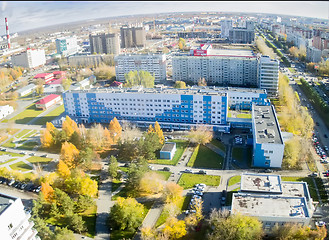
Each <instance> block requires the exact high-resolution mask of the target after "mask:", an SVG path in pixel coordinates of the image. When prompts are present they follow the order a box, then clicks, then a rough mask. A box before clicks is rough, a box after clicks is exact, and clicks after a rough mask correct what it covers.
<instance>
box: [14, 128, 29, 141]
mask: <svg viewBox="0 0 329 240" xmlns="http://www.w3.org/2000/svg"><path fill="white" fill-rule="evenodd" d="M30 131H32V130H31V129H23V130H22V131H21V132H19V133H17V135H16V136H15V138H17V139H18V138H21V137H23V136H24V135H26V134H27V133H29V132H30Z"/></svg>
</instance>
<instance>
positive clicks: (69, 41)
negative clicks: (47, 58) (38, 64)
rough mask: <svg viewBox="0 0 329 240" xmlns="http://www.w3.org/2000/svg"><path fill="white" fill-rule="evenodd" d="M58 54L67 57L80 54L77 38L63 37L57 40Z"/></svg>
mask: <svg viewBox="0 0 329 240" xmlns="http://www.w3.org/2000/svg"><path fill="white" fill-rule="evenodd" d="M56 49H57V53H58V54H61V55H64V56H65V57H67V56H69V55H72V54H75V53H77V52H78V44H77V38H76V36H72V37H62V38H57V39H56Z"/></svg>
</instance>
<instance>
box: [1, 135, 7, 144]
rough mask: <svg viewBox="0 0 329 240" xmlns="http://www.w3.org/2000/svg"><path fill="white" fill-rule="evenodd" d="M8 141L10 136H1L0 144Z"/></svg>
mask: <svg viewBox="0 0 329 240" xmlns="http://www.w3.org/2000/svg"><path fill="white" fill-rule="evenodd" d="M7 139H8V136H7V135H4V136H1V137H0V143H2V142H3V141H5V140H7Z"/></svg>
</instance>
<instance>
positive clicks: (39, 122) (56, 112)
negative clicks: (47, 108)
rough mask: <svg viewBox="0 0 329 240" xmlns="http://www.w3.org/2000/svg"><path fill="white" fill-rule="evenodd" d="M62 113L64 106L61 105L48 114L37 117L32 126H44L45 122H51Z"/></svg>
mask: <svg viewBox="0 0 329 240" xmlns="http://www.w3.org/2000/svg"><path fill="white" fill-rule="evenodd" d="M63 112H64V105H61V106H59V107H57V108H56V109H54V110H53V111H51V112H50V113H48V114H46V115H44V116H42V117H39V118H38V119H37V120H36V121H35V122H34V123H33V124H34V125H45V124H46V123H47V122H51V121H52V120H53V119H55V118H56V117H58V116H59V115H61V114H62V113H63Z"/></svg>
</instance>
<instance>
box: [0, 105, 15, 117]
mask: <svg viewBox="0 0 329 240" xmlns="http://www.w3.org/2000/svg"><path fill="white" fill-rule="evenodd" d="M13 112H14V108H13V107H12V106H9V105H4V106H0V119H3V118H4V117H6V116H8V115H9V114H11V113H13Z"/></svg>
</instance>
